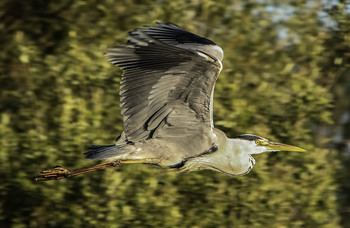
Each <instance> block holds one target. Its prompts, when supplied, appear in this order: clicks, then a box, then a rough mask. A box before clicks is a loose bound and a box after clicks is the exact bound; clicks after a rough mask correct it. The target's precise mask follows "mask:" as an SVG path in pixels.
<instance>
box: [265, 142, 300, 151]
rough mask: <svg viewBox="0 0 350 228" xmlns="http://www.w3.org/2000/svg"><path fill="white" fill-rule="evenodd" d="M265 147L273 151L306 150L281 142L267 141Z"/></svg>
mask: <svg viewBox="0 0 350 228" xmlns="http://www.w3.org/2000/svg"><path fill="white" fill-rule="evenodd" d="M266 148H267V149H268V150H273V151H294V152H306V150H304V149H302V148H300V147H296V146H291V145H287V144H282V143H277V142H269V144H268V145H266Z"/></svg>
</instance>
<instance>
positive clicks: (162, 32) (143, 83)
mask: <svg viewBox="0 0 350 228" xmlns="http://www.w3.org/2000/svg"><path fill="white" fill-rule="evenodd" d="M218 50H219V52H218ZM220 50H221V48H219V47H218V46H216V45H215V44H214V43H213V42H212V41H210V40H208V39H206V38H203V37H200V36H197V35H195V34H192V33H190V32H187V31H185V30H183V29H182V28H180V27H178V26H176V25H173V24H163V23H158V27H146V28H142V29H136V30H134V31H132V32H130V33H129V39H128V42H127V43H126V44H125V45H123V46H120V47H116V48H110V49H108V50H107V53H106V57H107V58H108V59H109V62H111V63H112V64H114V65H116V66H118V67H120V68H121V69H122V70H123V71H124V73H123V76H122V82H121V90H120V99H121V112H122V115H123V122H124V133H125V137H126V139H127V140H128V141H132V142H137V141H140V140H147V139H150V138H156V137H179V136H181V137H186V136H187V135H191V134H195V132H196V131H197V130H198V129H203V128H205V129H207V130H210V128H212V124H211V123H212V117H211V115H212V114H211V103H212V101H211V98H212V93H213V90H214V85H215V81H216V79H217V77H218V74H219V72H220V70H221V59H222V55H223V53H222V50H221V51H220ZM218 53H219V54H218Z"/></svg>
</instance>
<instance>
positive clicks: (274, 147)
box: [236, 135, 306, 154]
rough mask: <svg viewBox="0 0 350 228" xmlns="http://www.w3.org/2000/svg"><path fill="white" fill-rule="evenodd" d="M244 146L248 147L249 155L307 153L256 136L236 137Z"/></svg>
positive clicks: (294, 147)
mask: <svg viewBox="0 0 350 228" xmlns="http://www.w3.org/2000/svg"><path fill="white" fill-rule="evenodd" d="M236 139H238V140H239V141H240V142H241V144H242V145H245V147H248V148H249V149H246V151H247V152H248V153H249V154H261V153H263V152H278V151H294V152H306V150H304V149H302V148H299V147H296V146H292V145H287V144H283V143H278V142H271V141H269V140H267V139H265V138H262V137H260V136H256V135H241V136H238V137H236Z"/></svg>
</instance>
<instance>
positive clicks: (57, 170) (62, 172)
mask: <svg viewBox="0 0 350 228" xmlns="http://www.w3.org/2000/svg"><path fill="white" fill-rule="evenodd" d="M70 173H71V170H69V169H66V168H64V167H62V166H55V167H53V168H52V169H51V170H44V171H42V172H41V173H40V175H38V176H36V177H35V181H47V180H61V179H63V178H66V177H69V176H70Z"/></svg>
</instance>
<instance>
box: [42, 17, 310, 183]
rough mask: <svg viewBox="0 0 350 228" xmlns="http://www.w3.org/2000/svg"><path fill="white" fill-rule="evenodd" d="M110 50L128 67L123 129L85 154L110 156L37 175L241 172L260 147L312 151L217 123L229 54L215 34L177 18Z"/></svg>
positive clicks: (133, 35)
mask: <svg viewBox="0 0 350 228" xmlns="http://www.w3.org/2000/svg"><path fill="white" fill-rule="evenodd" d="M106 57H107V58H108V59H109V62H110V63H112V64H113V65H116V66H118V67H120V68H121V69H122V70H123V75H122V80H121V86H120V106H121V114H122V116H123V123H124V131H123V132H122V133H121V135H120V136H119V137H118V138H117V140H116V142H115V143H114V144H112V145H107V146H97V145H94V146H91V147H89V149H90V150H89V151H88V152H86V153H85V155H86V157H87V158H88V159H92V160H104V161H105V163H101V164H98V165H94V166H91V167H87V168H82V169H75V170H68V169H66V168H63V167H60V166H56V167H54V168H53V169H52V170H47V171H43V172H41V173H40V175H39V176H37V177H36V180H37V181H41V180H59V179H62V178H66V177H71V176H76V175H79V174H83V173H87V172H91V171H95V170H99V169H104V168H107V167H115V166H118V165H121V164H127V163H143V164H151V165H156V166H159V167H163V168H170V169H176V170H179V171H181V172H186V171H197V170H203V169H210V170H215V171H218V172H221V173H224V174H227V175H232V176H240V175H245V174H247V173H249V171H250V170H251V169H252V168H253V166H254V165H255V160H254V158H253V157H252V155H254V154H261V153H263V152H275V151H295V152H304V151H305V150H303V149H301V148H299V147H296V146H291V145H286V144H281V143H277V142H271V141H269V140H267V139H264V138H262V137H259V136H255V135H247V134H246V135H241V136H238V137H235V138H228V137H226V135H225V133H223V132H222V131H221V130H219V129H217V128H215V127H214V124H213V94H214V87H215V82H216V79H217V78H218V75H219V73H220V71H221V70H222V63H221V61H222V60H223V57H224V53H223V50H222V49H221V48H220V47H219V46H218V45H216V44H215V43H214V42H212V41H211V40H209V39H206V38H204V37H200V36H198V35H195V34H193V33H190V32H188V31H186V30H184V29H182V28H180V27H178V26H176V25H174V24H171V23H157V24H156V26H147V27H144V28H140V29H136V30H134V31H132V32H130V33H129V37H128V41H127V43H126V44H124V45H122V46H119V47H115V48H110V49H108V50H107V52H106Z"/></svg>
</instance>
